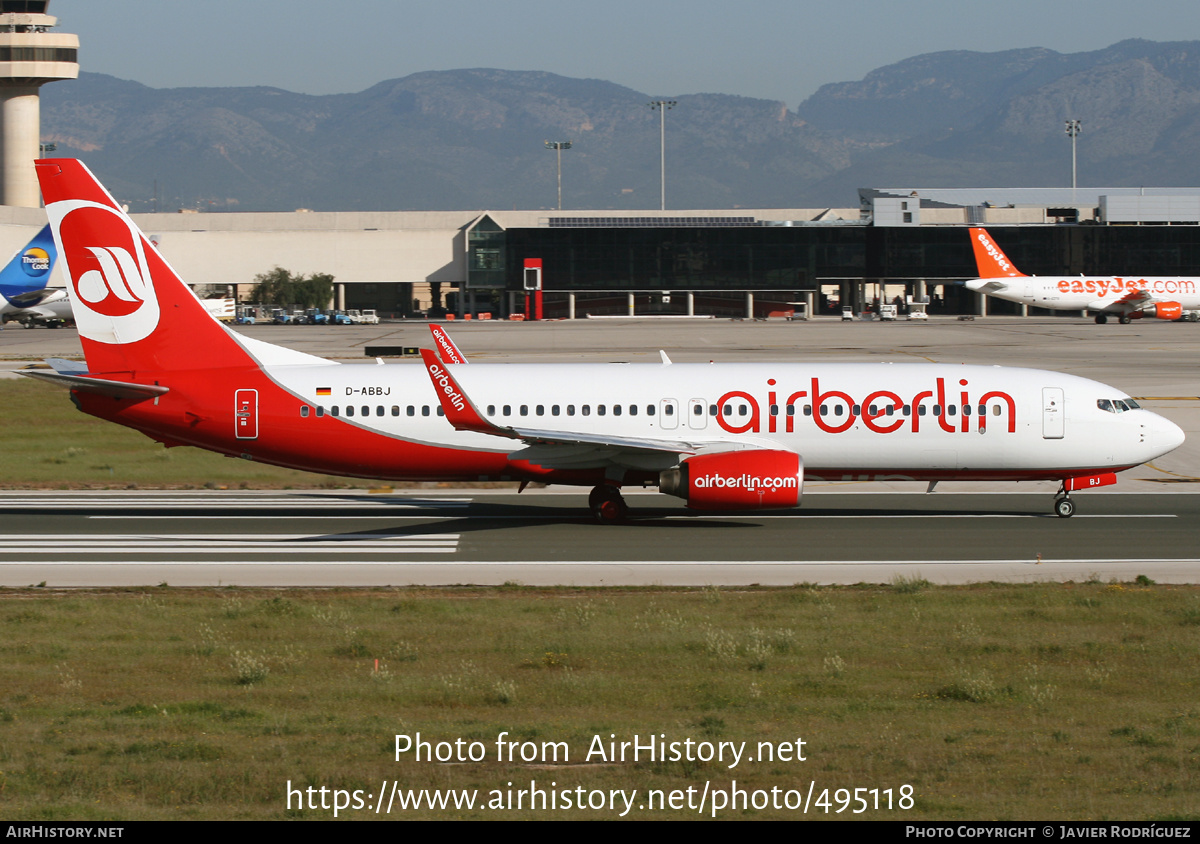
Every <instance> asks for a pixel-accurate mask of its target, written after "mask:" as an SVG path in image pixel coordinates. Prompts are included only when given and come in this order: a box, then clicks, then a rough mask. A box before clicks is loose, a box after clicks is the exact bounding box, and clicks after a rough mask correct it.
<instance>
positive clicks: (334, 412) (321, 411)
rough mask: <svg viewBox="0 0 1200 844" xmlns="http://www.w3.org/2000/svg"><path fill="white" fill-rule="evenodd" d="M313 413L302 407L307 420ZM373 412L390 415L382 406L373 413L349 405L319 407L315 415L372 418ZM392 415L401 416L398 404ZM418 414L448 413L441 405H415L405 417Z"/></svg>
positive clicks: (366, 407) (367, 409)
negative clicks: (431, 406)
mask: <svg viewBox="0 0 1200 844" xmlns="http://www.w3.org/2000/svg"><path fill="white" fill-rule="evenodd" d="M312 412H313V409H312V408H311V407H309V406H308V405H306V404H302V405H300V415H301V416H302V417H304V418H306V419H307V418H308V416H309V415H310V414H312ZM372 412H373V413H374V415H375V416H387V415H388V413H389V411H388V410H387V409H386V408H385V407H384V406H383V405H381V404H379V405H376V406H375V407H374V410H373V411H372V408H371V406H370V405H368V404H364V405H362V406H361V407H359V408H355V406H354V405H352V404H348V405H346V406H345V407H344V408H341V407H338V406H337V405H334V406H333V407H330V408H328V409H326V408H325V407H322V406H320V405H318V406H317V409H316V414H315V415H316V416H324V415H325V414H326V413H328V414H329V415H330V416H354V415H355V414H357V415H359V416H371V415H372ZM390 413H391V415H392V416H400V415H401V409H400V405H398V404H394V405H392V408H391V411H390ZM418 413H420V415H421V416H429V415H431V414H436V415H438V416H445V415H446V411H444V410H442V406H441V405H440V404H439V405H435V406H434V407H433V408H432V409H431V408H430V406H429V405H427V404H423V405H421V406H420V407H419V408H418V407H416V406H415V405H411V404H410V405H408V407H406V408H404V415H405V416H416V415H417V414H418Z"/></svg>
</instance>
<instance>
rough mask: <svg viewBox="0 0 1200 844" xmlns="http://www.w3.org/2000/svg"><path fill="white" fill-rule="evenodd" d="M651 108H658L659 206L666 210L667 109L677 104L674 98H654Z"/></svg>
mask: <svg viewBox="0 0 1200 844" xmlns="http://www.w3.org/2000/svg"><path fill="white" fill-rule="evenodd" d="M649 105H650V108H651V109H658V147H659V171H660V172H659V176H660V180H661V182H662V198H661V201H660V205H659V207H660V208H661V210H663V211H666V210H667V109H671V108H675V106H677V105H679V103H678V101H676V100H654V101H653V102H651V103H649Z"/></svg>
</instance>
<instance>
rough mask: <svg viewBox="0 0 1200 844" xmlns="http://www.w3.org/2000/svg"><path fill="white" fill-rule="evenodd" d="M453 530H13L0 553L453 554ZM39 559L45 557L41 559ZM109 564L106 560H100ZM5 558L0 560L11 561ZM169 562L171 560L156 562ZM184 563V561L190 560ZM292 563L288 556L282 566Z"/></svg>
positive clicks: (1, 543)
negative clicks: (129, 533) (155, 533)
mask: <svg viewBox="0 0 1200 844" xmlns="http://www.w3.org/2000/svg"><path fill="white" fill-rule="evenodd" d="M458 540H459V534H457V533H434V534H425V535H412V534H400V533H372V534H316V535H313V534H170V535H162V536H146V535H136V536H109V535H103V534H98V535H89V534H68V535H59V536H54V535H39V534H17V535H12V536H6V537H2V538H0V555H10V554H11V555H17V554H27V555H28V554H36V555H38V556H39V557H41V556H42V555H46V556H60V557H62V556H80V555H83V556H87V557H95V556H108V555H113V554H135V555H149V554H171V555H196V554H228V553H230V549H233V553H235V554H278V553H280V552H286V553H288V554H290V555H297V554H304V555H320V556H322V557H324V558H325V559H323V560H317V561H313V562H316V563H318V564H326V563H328V562H329V560H328V558H329V557H331V556H345V555H352V554H353V555H357V554H376V555H378V554H453V553H455V552H456V551H457V550H458ZM39 562H40V563H47V562H48V561H46V560H44V559H41V560H39ZM102 562H104V563H106V564H111V562H112V561H109V560H104V561H102ZM19 563H20V561H14V560H6V561H4V562H3V564H6V565H17V564H19ZM158 564H159V565H171V564H172V563H158ZM190 564H192V563H187V564H184V565H190ZM290 564H292V563H291V562H290V561H289V562H285V563H283V565H290Z"/></svg>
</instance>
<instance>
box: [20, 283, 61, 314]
mask: <svg viewBox="0 0 1200 844" xmlns="http://www.w3.org/2000/svg"><path fill="white" fill-rule="evenodd" d="M54 292H55V291H54V288H53V287H44V288H42V289H41V290H26V291H25V292H24V293H18V294H17V295H15V296H12V297H10V298H9V299H8V301H9V302H10V303H11V304H12V305H13V306H14V307H17V308H23V309H25V310H33V306H34V305H40V304H41V302H42V300H43V299H45V298H46V297H47V296H49V295H51V294H52V293H54Z"/></svg>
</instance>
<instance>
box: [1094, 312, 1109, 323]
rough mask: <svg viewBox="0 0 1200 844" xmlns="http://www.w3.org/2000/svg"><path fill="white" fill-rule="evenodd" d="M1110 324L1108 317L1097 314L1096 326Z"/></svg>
mask: <svg viewBox="0 0 1200 844" xmlns="http://www.w3.org/2000/svg"><path fill="white" fill-rule="evenodd" d="M1106 322H1108V317H1107V316H1105V315H1104V314H1096V325H1104V323H1106Z"/></svg>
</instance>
